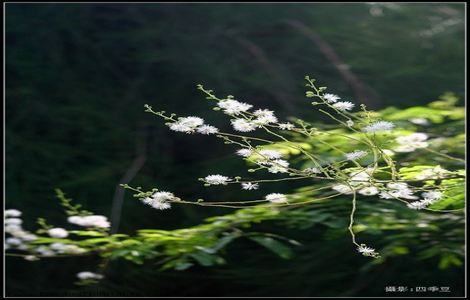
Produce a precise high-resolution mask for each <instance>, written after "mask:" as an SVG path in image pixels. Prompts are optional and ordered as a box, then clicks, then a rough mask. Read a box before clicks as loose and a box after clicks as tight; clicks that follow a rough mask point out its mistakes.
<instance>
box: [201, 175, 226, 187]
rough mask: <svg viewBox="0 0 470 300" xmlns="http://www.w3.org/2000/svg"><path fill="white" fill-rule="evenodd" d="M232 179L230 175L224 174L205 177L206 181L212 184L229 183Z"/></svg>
mask: <svg viewBox="0 0 470 300" xmlns="http://www.w3.org/2000/svg"><path fill="white" fill-rule="evenodd" d="M230 180H232V179H231V178H230V177H227V176H223V175H218V174H217V175H208V176H206V177H205V178H204V181H205V182H206V183H208V184H210V185H220V184H223V185H225V184H227V182H229V181H230Z"/></svg>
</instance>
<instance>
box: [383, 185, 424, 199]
mask: <svg viewBox="0 0 470 300" xmlns="http://www.w3.org/2000/svg"><path fill="white" fill-rule="evenodd" d="M387 188H388V190H387V191H382V192H381V193H380V198H382V199H395V198H401V199H409V200H415V199H418V198H419V197H417V196H415V195H413V190H412V189H411V188H410V187H409V186H408V184H407V183H405V182H389V183H387Z"/></svg>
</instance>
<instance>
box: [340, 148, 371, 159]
mask: <svg viewBox="0 0 470 300" xmlns="http://www.w3.org/2000/svg"><path fill="white" fill-rule="evenodd" d="M366 155H367V152H366V151H362V150H356V151H353V152H349V153H346V154H345V155H344V156H345V157H346V159H348V160H357V159H359V158H362V157H364V156H366Z"/></svg>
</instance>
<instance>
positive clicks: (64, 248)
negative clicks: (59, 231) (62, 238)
mask: <svg viewBox="0 0 470 300" xmlns="http://www.w3.org/2000/svg"><path fill="white" fill-rule="evenodd" d="M49 249H50V250H53V251H55V253H58V254H82V253H85V252H87V249H85V248H81V247H79V246H77V245H73V244H64V243H52V244H50V245H49ZM49 249H47V248H44V249H43V250H42V251H41V252H43V253H44V252H45V251H48V250H49ZM55 253H54V254H55Z"/></svg>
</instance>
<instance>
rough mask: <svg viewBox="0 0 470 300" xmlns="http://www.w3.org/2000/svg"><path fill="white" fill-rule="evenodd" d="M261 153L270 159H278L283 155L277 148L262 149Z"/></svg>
mask: <svg viewBox="0 0 470 300" xmlns="http://www.w3.org/2000/svg"><path fill="white" fill-rule="evenodd" d="M259 154H261V155H262V156H264V157H266V158H268V159H278V158H281V157H282V154H281V153H280V152H279V151H276V150H268V149H266V150H260V151H259Z"/></svg>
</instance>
